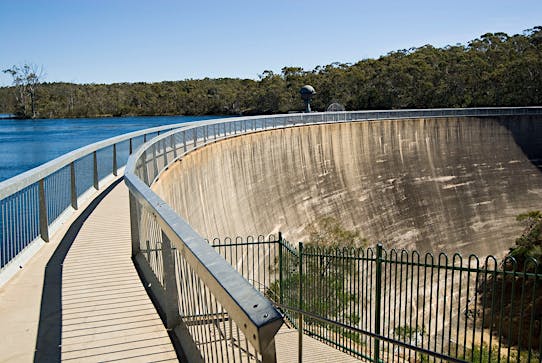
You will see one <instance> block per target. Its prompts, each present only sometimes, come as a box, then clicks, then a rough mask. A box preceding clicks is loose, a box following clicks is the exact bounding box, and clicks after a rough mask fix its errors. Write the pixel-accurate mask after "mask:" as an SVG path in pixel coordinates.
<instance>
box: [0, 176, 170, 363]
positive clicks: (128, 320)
mask: <svg viewBox="0 0 542 363" xmlns="http://www.w3.org/2000/svg"><path fill="white" fill-rule="evenodd" d="M81 209H82V212H81V213H79V214H78V215H77V216H75V217H74V218H73V219H72V220H70V221H68V222H67V223H66V224H65V225H66V227H64V229H63V230H62V231H60V232H59V233H57V234H56V236H55V237H56V238H54V239H53V240H52V241H51V242H50V243H48V244H46V245H45V246H44V247H43V248H42V249H41V250H40V251H39V252H38V254H36V256H34V258H33V259H32V260H31V262H30V263H29V264H28V265H27V266H23V269H22V271H20V272H19V274H17V275H16V276H15V277H14V278H13V279H12V280H11V281H9V282H8V283H7V284H6V285H4V286H3V287H2V288H1V289H0V317H1V323H0V362H14V361H16V362H32V361H36V362H58V361H65V362H117V361H130V362H137V361H141V362H158V361H160V362H167V361H171V362H176V361H177V355H176V353H175V350H174V348H173V345H172V344H171V340H170V338H169V336H168V333H167V331H166V329H165V328H164V325H163V324H162V321H161V320H160V317H159V316H158V313H157V312H156V309H155V308H154V306H153V304H152V302H151V300H150V299H149V297H148V295H147V293H146V291H145V288H144V287H143V285H142V284H141V280H140V279H139V276H138V274H137V272H136V269H135V267H134V265H133V263H132V260H131V242H130V222H129V209H128V189H127V188H126V186H125V185H124V183H123V182H122V179H118V180H117V181H115V182H113V184H112V185H111V186H110V187H109V188H108V189H106V190H104V191H103V192H102V193H101V194H100V196H98V197H97V198H96V199H95V200H94V201H92V202H91V203H90V204H89V205H88V206H86V207H85V208H81Z"/></svg>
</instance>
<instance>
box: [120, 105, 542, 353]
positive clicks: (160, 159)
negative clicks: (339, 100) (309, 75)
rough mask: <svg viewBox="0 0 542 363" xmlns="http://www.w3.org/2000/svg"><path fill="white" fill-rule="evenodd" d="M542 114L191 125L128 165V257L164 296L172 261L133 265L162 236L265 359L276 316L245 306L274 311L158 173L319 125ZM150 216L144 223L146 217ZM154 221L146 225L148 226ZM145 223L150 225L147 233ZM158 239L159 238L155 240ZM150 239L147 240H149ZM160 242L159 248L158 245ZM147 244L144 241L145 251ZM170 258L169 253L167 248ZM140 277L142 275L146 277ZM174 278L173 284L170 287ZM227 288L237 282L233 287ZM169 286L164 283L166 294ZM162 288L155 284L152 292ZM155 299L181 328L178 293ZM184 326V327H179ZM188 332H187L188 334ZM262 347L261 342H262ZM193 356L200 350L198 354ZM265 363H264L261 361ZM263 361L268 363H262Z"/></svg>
mask: <svg viewBox="0 0 542 363" xmlns="http://www.w3.org/2000/svg"><path fill="white" fill-rule="evenodd" d="M541 114H542V107H522V108H477V109H426V110H392V111H361V112H357V111H355V112H333V113H310V114H289V115H274V116H256V117H238V118H229V119H225V120H220V119H219V120H210V121H205V122H202V123H198V124H191V125H187V126H185V127H181V128H179V129H176V130H172V131H169V132H166V133H164V134H161V135H160V136H157V137H155V138H154V139H152V140H151V141H150V142H148V143H146V144H145V145H144V146H142V147H141V148H139V149H138V150H137V151H136V153H134V154H133V155H132V156H131V157H130V158H129V160H128V163H127V166H126V170H125V182H126V184H127V185H128V188H129V190H130V206H131V207H130V208H131V216H132V238H133V250H132V252H133V255H134V257H136V261H137V262H138V263H139V264H140V268H141V269H143V270H146V271H147V274H148V275H149V276H150V275H153V274H154V276H150V277H149V278H150V279H153V278H158V281H159V282H160V284H161V285H162V286H163V290H166V292H167V290H168V288H167V286H168V282H167V279H168V278H169V279H171V278H172V277H171V276H169V277H168V275H173V276H174V277H175V278H176V279H178V280H179V279H182V278H183V277H182V276H180V272H179V270H178V268H177V267H175V266H168V264H167V263H166V259H169V258H170V257H166V256H167V255H169V253H163V255H162V263H161V264H160V263H159V261H158V260H159V258H158V257H156V258H155V259H154V260H153V261H151V259H149V260H148V261H147V260H144V259H143V258H139V259H138V258H137V256H138V255H141V254H140V249H141V248H140V247H141V243H142V242H143V241H142V239H146V238H147V237H148V236H146V235H145V233H147V234H148V233H150V232H149V231H145V229H147V230H154V229H159V230H160V233H158V234H156V233H154V238H155V239H156V240H157V241H156V243H164V242H166V245H167V244H169V243H171V246H170V247H169V248H173V247H175V248H176V251H178V252H179V253H180V254H181V255H182V256H181V257H179V258H183V259H186V260H187V261H188V264H189V265H190V266H191V268H192V269H193V270H195V271H197V274H198V278H199V279H201V281H203V284H204V285H205V286H207V287H209V288H210V289H211V290H212V292H213V294H215V295H214V296H215V297H217V296H218V297H217V299H218V300H219V302H220V304H221V305H222V306H223V307H225V308H226V311H227V312H228V314H229V315H230V316H231V317H232V319H233V320H234V321H235V322H236V323H238V324H239V323H240V322H242V321H244V322H248V324H244V328H243V326H242V324H241V330H242V331H243V333H244V334H245V336H247V337H251V336H253V337H254V340H255V341H256V342H252V341H251V343H255V345H254V347H255V349H256V351H257V352H259V353H261V354H263V353H264V350H265V347H266V346H268V344H271V345H274V343H273V341H272V339H273V336H274V333H275V332H276V329H278V327H279V326H280V324H277V321H279V320H278V318H277V315H275V313H272V314H273V316H272V317H271V318H270V319H268V320H266V319H263V320H262V319H261V316H258V315H259V314H261V312H262V311H259V312H258V313H257V314H252V312H251V309H250V304H251V302H253V301H257V303H256V304H255V305H257V306H259V307H261V306H262V305H263V306H265V309H264V310H265V311H269V312H272V311H273V307H272V305H271V304H270V302H269V301H267V300H266V299H265V298H263V296H261V295H258V294H254V291H255V289H253V288H252V290H251V287H250V286H249V284H248V282H246V281H245V282H242V281H243V280H244V279H243V278H242V276H240V275H239V274H238V273H235V272H234V271H233V270H231V269H229V268H228V264H227V263H226V261H225V260H223V259H221V258H220V257H219V255H218V254H217V253H216V252H214V251H212V248H210V246H208V244H207V243H206V242H205V240H204V239H203V238H202V237H201V236H199V235H198V234H197V233H196V232H195V231H194V230H193V229H192V228H191V227H190V225H189V224H188V223H186V222H185V221H184V220H183V219H182V218H181V217H180V216H178V215H177V214H176V213H175V212H174V211H173V209H172V208H171V207H170V206H169V205H168V204H167V203H166V202H164V201H163V200H162V199H161V198H160V197H159V196H158V195H156V194H155V193H154V192H153V191H152V190H151V188H150V187H151V186H152V184H153V183H154V182H155V181H156V180H157V178H159V177H160V175H161V173H162V172H163V171H164V170H165V169H167V168H168V167H169V166H170V165H171V164H172V163H173V162H175V161H177V160H179V159H181V158H182V157H183V156H184V155H185V154H187V153H190V152H192V151H193V150H196V149H198V148H200V147H203V146H205V145H207V144H209V143H214V142H216V141H218V140H222V139H225V138H230V137H236V136H239V135H244V134H248V133H252V132H259V131H264V130H271V129H278V128H284V127H291V126H301V125H308V124H322V123H334V122H348V121H370V120H382V119H412V118H428V117H431V118H439V117H469V116H474V117H486V116H509V115H541ZM145 215H147V217H144V216H145ZM145 219H146V220H147V222H145ZM149 219H152V220H153V221H151V222H149V221H148V220H149ZM145 223H147V224H146V225H145ZM160 234H161V236H160ZM151 239H152V238H151ZM160 239H161V240H162V241H161V242H159V241H158V240H160ZM148 243H149V240H148V239H147V244H148ZM164 251H167V248H164ZM144 275H145V273H144ZM175 278H174V280H175ZM231 281H236V282H235V283H234V284H232V283H231ZM171 284H172V282H169V286H171ZM153 285H159V284H153ZM156 294H158V295H164V297H163V299H162V303H160V299H158V300H159V305H162V306H163V309H164V310H166V314H165V315H166V320H168V321H173V322H174V323H173V324H174V326H177V325H178V324H179V322H178V321H177V320H176V318H177V316H176V314H178V312H179V311H178V309H176V308H174V309H173V311H171V310H169V314H170V315H171V314H173V315H174V316H173V317H170V318H168V317H167V315H168V314H167V311H168V309H169V308H168V306H175V307H178V304H179V301H178V300H177V298H178V296H177V293H175V296H174V297H169V299H172V298H173V299H174V300H173V301H169V302H168V297H167V296H165V295H167V294H164V292H163V291H161V290H160V289H158V290H157V291H156ZM245 294H250V296H251V298H250V299H243V297H244V296H246V295H245ZM180 324H181V325H182V322H181V323H180ZM266 324H269V325H270V326H271V325H272V326H273V328H269V329H267V333H266V334H263V335H258V334H256V333H254V332H258V331H260V329H262V327H264V326H266ZM185 330H186V329H185ZM262 339H265V341H263V340H262ZM196 349H197V348H196ZM262 359H263V358H262ZM263 360H265V359H263Z"/></svg>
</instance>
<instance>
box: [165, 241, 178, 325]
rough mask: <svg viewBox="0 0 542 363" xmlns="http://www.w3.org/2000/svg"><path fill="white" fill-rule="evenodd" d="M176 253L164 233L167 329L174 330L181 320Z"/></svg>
mask: <svg viewBox="0 0 542 363" xmlns="http://www.w3.org/2000/svg"><path fill="white" fill-rule="evenodd" d="M174 253H175V250H174V249H173V248H172V246H171V242H170V240H169V238H168V236H167V235H166V234H165V233H164V231H162V264H163V270H162V272H163V279H164V290H165V293H166V294H165V296H166V301H165V305H166V306H165V315H166V328H167V329H174V328H175V327H176V326H177V325H178V324H179V320H180V317H179V304H178V292H177V279H176V278H175V275H176V271H175V270H176V269H175V257H174V255H173V254H174Z"/></svg>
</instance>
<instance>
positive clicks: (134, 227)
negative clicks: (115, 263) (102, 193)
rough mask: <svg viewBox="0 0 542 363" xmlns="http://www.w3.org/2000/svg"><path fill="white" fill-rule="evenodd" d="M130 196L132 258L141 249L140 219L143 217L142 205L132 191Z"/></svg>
mask: <svg viewBox="0 0 542 363" xmlns="http://www.w3.org/2000/svg"><path fill="white" fill-rule="evenodd" d="M128 198H129V200H128V203H129V208H130V232H131V235H132V258H134V257H135V256H137V254H138V253H139V251H140V250H141V245H140V243H141V242H140V238H139V237H140V236H139V221H140V218H141V216H140V214H141V213H139V209H140V208H141V207H140V205H139V204H138V202H137V200H136V198H135V197H134V194H133V193H132V192H131V191H130V192H129V197H128Z"/></svg>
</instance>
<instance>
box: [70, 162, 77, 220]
mask: <svg viewBox="0 0 542 363" xmlns="http://www.w3.org/2000/svg"><path fill="white" fill-rule="evenodd" d="M70 191H71V204H72V208H73V209H75V210H77V209H78V206H77V184H76V180H75V162H74V161H72V162H71V163H70Z"/></svg>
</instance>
